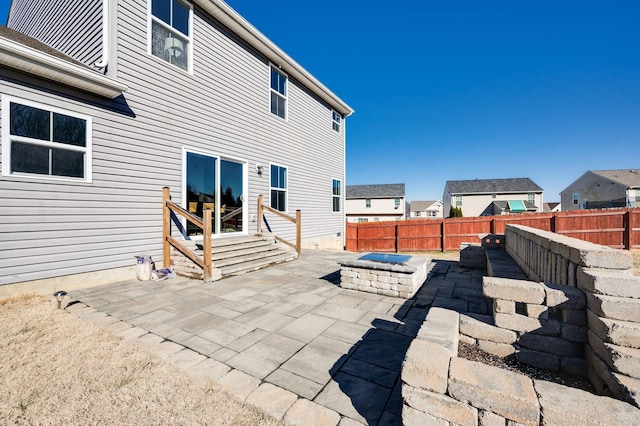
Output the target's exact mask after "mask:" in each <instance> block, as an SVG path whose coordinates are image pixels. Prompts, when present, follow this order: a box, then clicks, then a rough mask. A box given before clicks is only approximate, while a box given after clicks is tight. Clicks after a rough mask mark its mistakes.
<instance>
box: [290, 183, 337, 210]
mask: <svg viewBox="0 0 640 426" xmlns="http://www.w3.org/2000/svg"><path fill="white" fill-rule="evenodd" d="M287 177H288V174H287ZM333 181H337V182H339V183H340V195H335V194H334V193H333ZM336 198H337V199H338V211H335V210H333V200H334V199H336ZM341 201H342V179H331V212H332V213H342V207H343V204H344V203H342V202H341Z"/></svg>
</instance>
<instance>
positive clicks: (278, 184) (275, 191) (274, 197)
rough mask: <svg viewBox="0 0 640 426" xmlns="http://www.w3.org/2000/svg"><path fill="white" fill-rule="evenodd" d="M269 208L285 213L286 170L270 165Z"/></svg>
mask: <svg viewBox="0 0 640 426" xmlns="http://www.w3.org/2000/svg"><path fill="white" fill-rule="evenodd" d="M271 207H272V208H274V209H276V210H278V211H281V212H286V211H287V168H286V167H283V166H277V165H275V164H272V165H271Z"/></svg>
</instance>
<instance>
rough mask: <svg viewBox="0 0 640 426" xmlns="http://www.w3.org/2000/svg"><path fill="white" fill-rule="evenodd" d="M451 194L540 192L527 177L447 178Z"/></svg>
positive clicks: (540, 189)
mask: <svg viewBox="0 0 640 426" xmlns="http://www.w3.org/2000/svg"><path fill="white" fill-rule="evenodd" d="M445 185H446V186H449V191H450V192H451V194H504V193H509V192H542V191H543V190H542V188H540V187H539V186H538V185H537V184H536V183H535V182H533V181H532V180H531V179H529V178H509V179H473V180H448V181H447V183H446V184H445Z"/></svg>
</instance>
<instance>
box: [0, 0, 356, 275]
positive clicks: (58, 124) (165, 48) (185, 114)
mask: <svg viewBox="0 0 640 426" xmlns="http://www.w3.org/2000/svg"><path fill="white" fill-rule="evenodd" d="M274 13H275V12H274ZM275 18H276V16H275V15H274V19H275ZM7 25H8V27H10V28H13V29H15V30H17V31H18V32H15V31H12V30H11V29H8V28H5V27H1V28H0V95H1V98H2V145H1V146H2V148H1V149H2V151H1V159H2V174H1V175H0V216H2V221H1V222H0V241H2V247H1V251H0V285H4V284H12V283H25V282H28V281H35V283H34V285H37V284H41V283H42V281H39V280H48V279H52V278H55V277H66V278H64V279H63V278H59V279H58V278H57V279H56V283H58V285H64V283H65V282H67V283H71V282H76V281H79V280H85V281H89V280H91V282H93V283H98V282H109V281H115V280H117V279H120V278H121V277H130V275H127V274H129V273H130V271H131V269H132V267H135V266H134V265H135V259H134V255H136V254H140V253H143V252H148V253H149V254H151V255H152V256H153V259H154V260H155V261H156V262H161V261H162V255H161V253H162V223H163V222H162V203H161V201H162V188H163V187H169V188H170V190H171V194H172V198H173V200H174V201H176V202H178V203H180V204H181V205H182V206H183V207H184V208H185V209H188V210H189V211H190V212H192V213H193V214H196V215H202V211H203V208H211V209H213V211H214V215H213V218H214V219H213V221H214V223H213V228H214V234H213V238H214V241H215V239H222V238H233V237H235V236H245V235H247V234H250V233H253V232H255V231H256V230H257V221H258V220H260V218H257V199H258V196H259V195H264V197H265V198H264V200H265V203H266V204H268V205H270V206H272V207H273V208H275V209H277V210H279V211H282V212H284V213H287V214H289V215H295V211H296V210H297V209H300V210H301V211H302V246H303V247H320V248H334V249H342V248H343V246H344V227H345V214H344V182H345V172H344V170H345V128H344V126H345V123H344V120H345V118H346V117H348V116H349V115H350V114H351V113H352V112H353V111H352V109H351V108H350V107H349V106H348V105H347V104H346V103H344V102H343V101H342V100H341V99H340V98H338V97H337V96H336V95H335V94H334V93H332V92H331V91H330V90H329V89H328V88H326V87H325V86H324V85H323V84H322V83H320V82H319V81H318V80H317V79H316V78H314V77H313V76H312V75H311V74H310V73H309V72H308V71H306V70H305V69H304V68H302V67H301V66H300V65H299V64H297V63H296V62H295V61H294V60H293V59H292V58H290V57H289V56H288V55H287V54H286V53H284V52H283V51H282V50H281V49H280V48H278V47H277V46H276V45H275V44H274V43H273V42H271V41H270V40H269V39H268V38H267V37H265V36H264V35H263V34H262V33H260V32H259V31H258V30H257V29H256V28H254V27H253V26H252V25H251V24H250V23H248V22H247V21H246V20H245V19H244V18H242V17H241V16H240V15H239V14H238V13H237V12H235V11H234V10H233V9H232V8H231V7H229V6H228V5H227V4H225V3H224V2H223V1H220V0H192V1H190V2H187V1H183V0H148V1H142V0H104V1H101V0H88V1H85V2H69V1H65V0H13V2H12V5H11V10H10V14H9V18H8V21H7ZM292 36H293V34H292ZM36 39H37V40H36ZM38 40H39V41H38ZM40 41H41V42H44V43H47V44H46V45H45V44H43V43H41V42H40ZM231 211H233V212H236V213H237V216H236V217H235V220H234V221H233V223H231V222H229V223H228V222H227V221H226V219H225V218H226V217H228V215H229V212H231ZM274 217H275V216H271V218H270V223H269V226H270V228H271V229H272V230H273V232H274V233H276V234H278V235H280V236H282V237H284V238H286V239H288V240H293V239H294V237H295V226H290V224H289V223H288V222H285V221H283V220H281V219H279V218H278V217H275V218H274ZM174 236H175V233H174ZM182 238H187V239H191V238H193V239H197V238H198V235H197V232H195V231H193V230H191V229H190V228H189V227H186V229H184V230H183V237H182ZM214 245H215V244H214ZM98 271H101V272H100V273H98ZM86 274H91V275H86ZM65 280H66V281H65Z"/></svg>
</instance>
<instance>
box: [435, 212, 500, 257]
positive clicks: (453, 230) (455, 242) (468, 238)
mask: <svg viewBox="0 0 640 426" xmlns="http://www.w3.org/2000/svg"><path fill="white" fill-rule="evenodd" d="M489 233H491V217H489V216H484V217H468V218H457V219H446V220H445V221H444V250H445V251H448V250H459V249H460V244H461V243H468V242H478V235H480V234H489Z"/></svg>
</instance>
